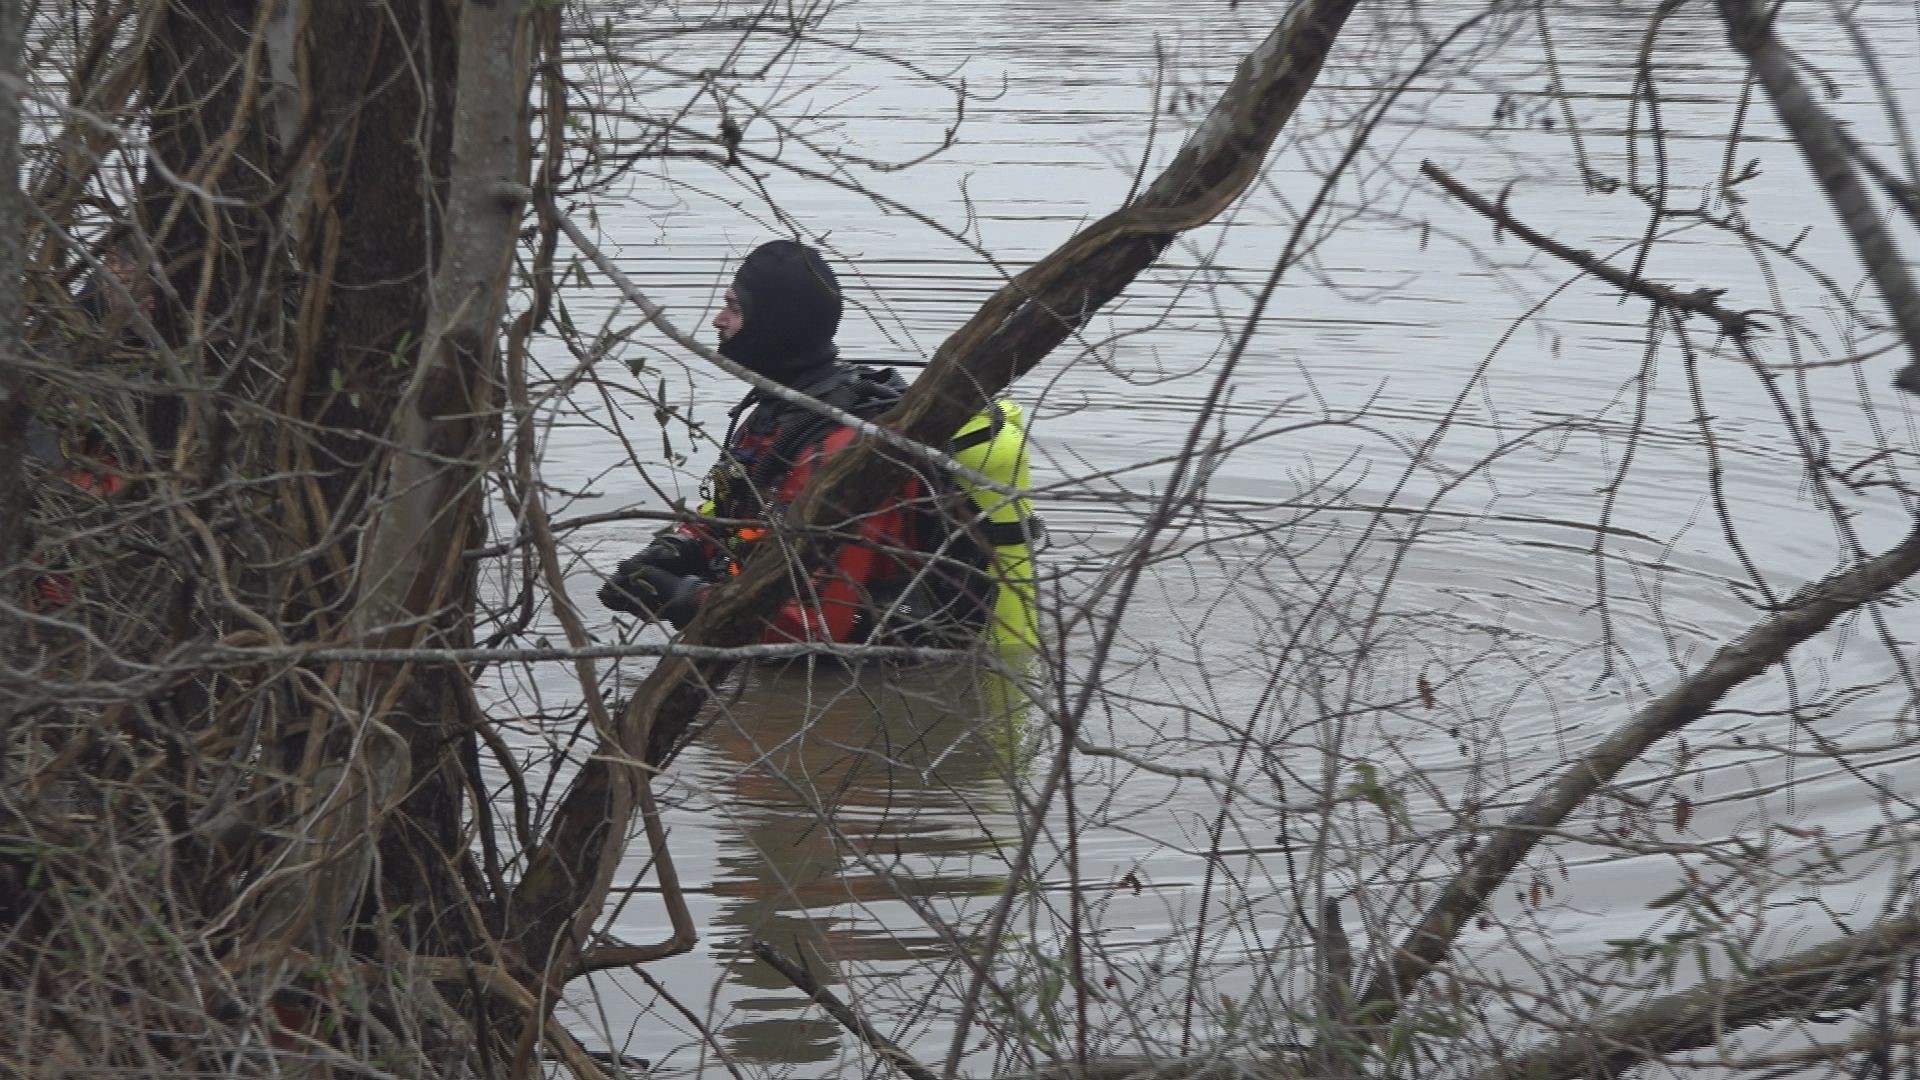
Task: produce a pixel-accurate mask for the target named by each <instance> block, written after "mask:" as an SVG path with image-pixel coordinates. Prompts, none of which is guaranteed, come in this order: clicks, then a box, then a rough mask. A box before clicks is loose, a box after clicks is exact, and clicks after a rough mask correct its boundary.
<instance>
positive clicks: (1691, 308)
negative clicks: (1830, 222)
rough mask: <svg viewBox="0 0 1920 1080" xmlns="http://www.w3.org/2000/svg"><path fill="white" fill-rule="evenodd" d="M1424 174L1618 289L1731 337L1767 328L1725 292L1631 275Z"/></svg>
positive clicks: (1432, 171) (1440, 175)
mask: <svg viewBox="0 0 1920 1080" xmlns="http://www.w3.org/2000/svg"><path fill="white" fill-rule="evenodd" d="M1420 171H1421V172H1423V173H1425V174H1426V175H1427V176H1428V177H1430V178H1431V179H1432V180H1433V182H1434V183H1436V184H1439V185H1440V186H1441V187H1442V188H1445V189H1446V192H1447V194H1449V195H1452V196H1453V197H1454V198H1456V199H1459V200H1460V201H1461V202H1463V203H1466V204H1467V205H1468V206H1470V207H1472V208H1473V209H1474V210H1476V211H1478V212H1479V213H1480V214H1481V215H1482V216H1484V217H1486V218H1487V219H1488V220H1490V221H1492V222H1494V223H1495V224H1496V225H1498V226H1499V227H1500V230H1501V231H1502V232H1510V233H1512V234H1513V235H1515V236H1517V237H1519V238H1520V239H1522V240H1524V241H1526V242H1527V243H1528V244H1531V245H1532V246H1534V247H1536V248H1539V249H1540V250H1541V251H1544V252H1546V253H1547V254H1549V255H1552V256H1554V257H1555V258H1557V259H1561V260H1563V261H1566V262H1569V263H1572V264H1573V265H1575V266H1577V267H1579V268H1580V269H1582V270H1585V271H1586V272H1587V273H1589V274H1592V275H1593V276H1594V277H1597V278H1599V279H1601V280H1602V281H1605V282H1607V283H1608V284H1610V285H1612V286H1614V287H1615V288H1618V289H1619V290H1621V291H1622V292H1630V293H1633V294H1634V295H1636V296H1640V297H1643V298H1645V299H1647V300H1651V301H1653V302H1654V303H1655V304H1658V305H1660V306H1661V307H1664V308H1672V309H1674V310H1676V311H1684V312H1689V313H1691V314H1694V315H1704V316H1706V317H1707V318H1709V319H1712V320H1713V321H1714V322H1716V323H1719V324H1720V329H1721V331H1722V332H1723V333H1725V334H1726V335H1727V336H1728V337H1736V338H1738V337H1746V336H1747V335H1749V334H1752V333H1754V332H1755V331H1757V330H1764V329H1765V327H1763V326H1761V325H1760V324H1759V323H1758V322H1756V321H1755V320H1754V318H1753V317H1752V316H1751V315H1748V314H1747V313H1746V312H1743V311H1729V310H1728V309H1726V308H1724V307H1721V306H1720V303H1719V300H1720V296H1721V293H1722V292H1723V291H1724V290H1720V289H1706V288H1700V289H1694V290H1693V291H1691V292H1681V291H1680V290H1679V289H1676V288H1674V287H1673V286H1671V285H1662V284H1660V283H1659V282H1657V281H1648V280H1646V279H1645V278H1642V277H1638V276H1635V275H1633V274H1629V273H1627V272H1626V271H1625V270H1619V269H1616V268H1614V267H1613V266H1612V265H1610V264H1608V263H1607V262H1605V261H1604V260H1602V259H1601V258H1600V257H1599V256H1596V255H1595V254H1594V253H1593V252H1591V251H1581V250H1579V249H1577V248H1571V247H1568V246H1567V245H1565V244H1562V243H1560V242H1559V241H1558V240H1555V239H1553V238H1552V237H1549V236H1546V235H1543V234H1541V233H1539V232H1536V231H1535V230H1533V229H1531V228H1529V227H1528V226H1527V225H1526V224H1525V223H1524V222H1522V221H1520V220H1519V219H1517V218H1515V217H1514V216H1513V214H1512V213H1511V212H1509V211H1508V210H1507V208H1506V205H1505V203H1502V204H1501V205H1498V206H1496V205H1494V204H1493V203H1490V202H1488V201H1487V200H1486V199H1485V198H1483V197H1482V196H1480V195H1478V194H1475V193H1474V192H1473V191H1472V190H1471V189H1469V188H1468V187H1467V186H1466V185H1464V184H1462V183H1461V182H1460V181H1458V180H1455V179H1454V178H1453V177H1451V176H1449V175H1447V173H1446V171H1445V170H1443V169H1441V168H1440V166H1438V165H1435V164H1434V163H1433V162H1431V161H1422V162H1421V163H1420Z"/></svg>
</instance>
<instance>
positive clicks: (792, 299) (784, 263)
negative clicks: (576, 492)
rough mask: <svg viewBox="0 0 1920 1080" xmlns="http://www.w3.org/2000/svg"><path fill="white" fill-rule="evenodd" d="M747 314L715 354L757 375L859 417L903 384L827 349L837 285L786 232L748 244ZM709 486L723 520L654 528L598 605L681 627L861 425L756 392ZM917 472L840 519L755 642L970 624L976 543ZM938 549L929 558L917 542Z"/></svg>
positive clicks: (910, 632) (984, 594)
mask: <svg viewBox="0 0 1920 1080" xmlns="http://www.w3.org/2000/svg"><path fill="white" fill-rule="evenodd" d="M734 292H735V296H736V299H737V301H738V303H739V305H740V307H741V309H742V311H743V313H744V315H745V322H744V325H743V326H742V328H741V329H740V331H739V332H738V333H736V334H734V335H733V337H731V338H729V339H728V340H727V341H725V342H723V343H722V345H721V347H720V351H721V353H722V354H723V355H725V356H727V357H729V358H730V359H733V360H735V361H737V362H739V363H741V364H743V365H744V366H746V367H748V368H750V369H752V370H754V371H755V372H757V373H759V374H762V375H766V376H767V377H769V378H772V379H775V380H777V381H779V382H781V383H783V384H785V385H787V386H790V387H792V388H794V389H795V390H798V391H800V392H801V393H803V394H805V395H807V396H808V397H812V398H815V399H817V400H820V401H824V402H826V403H828V404H831V405H834V406H836V407H837V408H840V409H842V410H844V411H846V412H850V413H853V414H854V415H856V416H860V417H862V418H871V417H873V416H877V415H879V414H880V413H881V412H884V411H885V410H886V408H887V407H888V406H890V405H891V404H892V403H893V402H894V401H895V400H896V399H898V397H899V395H900V393H901V392H902V391H903V390H904V389H905V384H904V383H903V382H901V380H900V378H899V376H898V375H896V374H894V372H893V371H891V370H884V371H875V370H872V369H867V368H857V367H854V366H852V365H849V364H845V363H842V362H841V361H840V360H839V359H838V354H837V351H836V350H835V349H834V346H833V341H832V339H833V334H834V332H835V330H837V328H838V326H839V321H840V294H839V289H838V286H837V285H836V284H835V283H834V281H833V272H832V270H831V269H830V268H828V267H827V265H826V263H825V261H824V260H822V259H821V258H820V257H819V255H818V253H817V252H814V251H813V250H812V249H811V248H807V247H806V246H804V245H801V244H796V243H793V242H792V241H774V242H772V243H769V244H764V245H762V246H761V247H759V248H757V249H756V250H755V251H754V252H753V254H751V255H749V256H748V257H747V259H746V260H745V261H744V262H743V263H742V264H741V267H740V270H739V272H738V274H736V276H735V278H734ZM733 416H734V420H735V422H734V425H733V427H732V428H731V429H730V430H729V432H728V435H727V440H726V446H725V449H724V450H723V451H722V454H721V458H720V461H719V463H718V464H717V465H716V466H715V467H714V469H713V471H712V472H711V473H710V474H709V478H708V481H707V490H706V492H705V494H706V495H707V496H708V498H709V500H710V501H711V502H712V504H713V516H714V517H715V518H717V519H720V520H721V521H728V520H731V521H736V522H738V521H750V522H754V523H755V524H754V525H753V526H750V527H744V528H742V527H724V526H719V525H709V524H707V523H689V524H684V525H681V526H679V527H677V528H675V529H671V530H668V531H667V532H664V533H661V534H660V535H659V536H656V537H655V538H654V541H653V543H651V544H649V545H648V546H647V547H646V548H645V549H644V550H642V551H641V552H640V553H639V554H636V555H634V556H632V557H630V558H628V559H627V560H626V561H624V562H622V563H621V564H620V567H619V569H618V570H617V571H616V572H615V573H614V575H613V576H612V577H611V578H609V579H608V580H607V584H606V585H605V586H604V587H603V588H602V589H601V590H600V600H601V602H602V603H603V604H605V605H607V606H608V607H610V608H614V609H615V610H619V611H626V612H630V613H632V614H636V615H639V616H641V617H643V618H658V619H664V620H666V621H668V622H670V623H672V624H673V625H674V626H676V627H684V626H685V625H686V624H687V623H688V622H690V621H691V620H692V619H693V617H694V615H695V614H696V613H697V612H698V611H699V608H700V605H701V604H702V603H703V602H704V601H705V599H706V596H707V594H708V591H709V590H710V589H711V588H712V587H713V586H714V585H715V584H717V583H718V582H719V581H721V580H723V579H724V578H725V577H726V576H727V575H728V574H730V573H731V572H733V571H734V568H735V567H737V566H738V564H739V561H740V560H741V559H743V558H744V557H745V555H746V553H747V548H748V547H749V546H750V545H754V544H769V543H780V542H781V541H780V538H779V535H778V533H777V531H776V530H777V528H778V526H779V525H780V523H781V522H782V521H783V520H784V518H785V516H786V511H787V508H788V507H789V506H791V505H792V504H793V502H794V500H795V499H797V498H798V497H799V495H800V492H801V490H802V489H804V488H805V487H806V485H807V483H808V481H809V480H811V479H812V477H813V475H814V473H815V471H816V470H817V469H818V468H819V467H820V466H821V464H822V463H824V462H825V461H827V460H828V459H829V458H831V457H832V456H833V455H834V454H836V453H838V452H839V451H841V450H843V449H845V448H846V447H847V446H849V445H851V444H852V443H853V441H854V440H855V439H856V438H857V437H858V433H857V432H856V431H855V430H854V429H853V428H850V427H847V426H846V425H844V424H840V423H837V422H835V421H833V420H831V419H829V418H826V417H823V416H821V415H820V414H819V413H817V412H814V411H813V410H810V409H807V408H805V407H803V406H800V405H795V404H793V403H791V402H788V401H785V400H783V399H780V398H777V397H774V396H772V395H763V394H761V393H759V392H758V391H755V392H753V393H749V394H748V395H747V397H746V399H745V400H743V401H742V402H741V403H740V404H739V405H738V406H736V407H735V409H734V411H733ZM938 485H939V481H938V480H932V481H930V480H929V479H928V478H926V477H925V476H923V475H920V474H918V473H916V474H915V475H912V476H910V477H909V478H908V479H907V481H906V482H905V483H903V484H902V486H901V488H900V490H899V491H898V492H896V493H895V494H894V495H893V496H892V497H891V498H889V499H888V500H887V501H886V502H884V503H882V504H881V505H880V506H879V507H877V508H875V509H874V510H873V511H872V512H870V513H868V514H866V515H864V516H862V517H860V518H859V519H858V520H857V521H853V522H849V523H848V524H847V525H846V526H845V527H844V531H845V532H847V533H849V534H851V535H850V537H849V538H848V539H846V540H845V541H843V542H841V543H839V544H838V545H837V547H836V548H835V549H834V555H833V558H832V559H831V560H830V561H829V563H828V564H827V565H826V566H824V567H821V568H820V569H818V570H816V571H815V572H814V573H812V574H811V575H810V576H809V577H808V579H807V580H806V582H805V583H803V585H802V587H801V588H800V589H799V590H798V591H797V594H796V595H795V596H794V597H793V599H791V600H789V601H787V603H786V604H784V605H783V606H782V607H781V609H780V610H779V611H778V612H777V613H776V614H775V615H774V616H773V617H772V618H771V619H769V621H768V623H767V627H766V630H765V632H764V633H763V635H762V639H763V640H765V641H769V642H781V641H834V642H867V641H874V642H885V643H889V644H893V643H928V642H937V641H940V640H942V639H943V638H946V637H949V636H952V635H953V633H954V632H955V631H960V632H964V633H972V632H975V631H977V629H978V627H979V626H980V624H981V622H982V621H983V620H984V616H985V612H986V610H987V609H988V607H989V606H990V604H991V596H992V591H991V584H990V582H988V581H987V580H986V579H985V577H984V575H983V574H982V573H981V571H980V569H979V568H980V567H981V566H984V565H985V561H984V559H982V558H980V555H979V553H980V548H979V546H978V545H976V544H974V543H972V542H971V540H970V539H969V538H968V537H967V536H966V535H965V534H960V535H955V534H954V532H953V531H952V530H951V529H950V528H949V527H948V526H947V525H946V524H945V523H946V521H947V520H948V519H947V518H946V517H945V516H944V515H943V513H942V511H941V509H940V506H939V502H940V498H941V497H942V496H943V495H944V493H942V492H936V491H935V490H933V489H934V488H935V487H937V486H938ZM935 551H938V552H940V553H941V556H940V557H939V558H929V557H926V556H925V555H923V554H922V553H926V552H935Z"/></svg>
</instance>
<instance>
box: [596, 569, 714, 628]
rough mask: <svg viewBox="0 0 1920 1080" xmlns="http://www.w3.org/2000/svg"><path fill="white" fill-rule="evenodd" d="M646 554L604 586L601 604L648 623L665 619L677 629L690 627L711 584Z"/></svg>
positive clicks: (611, 578)
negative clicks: (648, 559) (664, 565)
mask: <svg viewBox="0 0 1920 1080" xmlns="http://www.w3.org/2000/svg"><path fill="white" fill-rule="evenodd" d="M645 554H646V553H645V552H641V554H640V555H634V556H632V557H630V558H628V559H627V561H625V562H623V563H621V564H620V567H619V569H617V570H615V571H614V572H613V576H612V577H610V578H608V579H607V583H606V584H605V585H602V586H600V602H601V603H602V604H604V605H606V606H607V607H610V608H612V609H613V610H615V611H624V612H626V613H628V614H629V615H638V616H639V617H640V618H642V619H646V620H648V621H652V620H654V619H665V620H667V621H668V622H670V623H672V624H673V625H674V628H675V629H679V628H681V627H684V626H686V625H687V624H688V623H690V622H692V621H693V617H694V615H695V614H697V613H698V612H699V611H700V597H701V595H702V594H703V593H705V592H706V588H707V583H706V582H704V581H701V580H700V579H699V578H697V577H693V576H691V575H689V574H676V573H674V572H672V571H670V570H663V569H661V568H660V567H658V566H655V565H654V564H652V563H650V562H646V561H643V559H642V556H644V555H645Z"/></svg>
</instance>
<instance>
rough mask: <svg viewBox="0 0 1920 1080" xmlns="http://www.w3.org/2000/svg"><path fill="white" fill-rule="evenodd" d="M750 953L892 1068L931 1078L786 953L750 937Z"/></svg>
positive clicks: (915, 1077) (917, 1077)
mask: <svg viewBox="0 0 1920 1080" xmlns="http://www.w3.org/2000/svg"><path fill="white" fill-rule="evenodd" d="M753 955H755V956H757V957H759V958H760V959H762V960H764V961H766V962H767V966H769V967H771V968H773V970H775V971H777V972H779V973H780V974H781V975H784V976H786V979H787V981H788V982H790V983H792V984H793V985H794V986H795V987H797V988H799V989H800V991H801V992H803V993H805V994H806V995H807V996H808V997H809V998H812V999H813V1003H814V1004H816V1005H818V1006H820V1007H821V1008H823V1009H825V1010H827V1015H828V1016H831V1017H833V1018H834V1019H835V1020H837V1021H839V1023H840V1026H841V1027H843V1028H846V1029H847V1030H848V1031H851V1032H853V1033H854V1034H855V1035H858V1036H859V1037H860V1040H861V1041H862V1042H864V1043H866V1044H867V1045H868V1046H871V1047H873V1052H874V1053H876V1054H879V1055H880V1056H881V1057H882V1058H885V1059H886V1061H887V1062H888V1063H889V1064H891V1065H892V1066H893V1067H894V1068H896V1069H899V1070H900V1071H901V1072H903V1073H906V1074H907V1075H908V1076H910V1077H912V1078H913V1080H934V1075H933V1073H932V1072H931V1071H930V1070H928V1068H927V1067H926V1066H925V1065H922V1064H920V1063H919V1062H918V1061H915V1060H914V1058H913V1055H911V1054H909V1053H907V1052H906V1051H905V1050H902V1049H900V1048H899V1047H898V1046H895V1045H894V1044H893V1040H891V1039H889V1038H887V1037H886V1036H885V1035H882V1034H880V1032H878V1031H876V1030H874V1027H873V1025H872V1024H869V1023H867V1022H866V1021H865V1020H863V1019H861V1017H860V1014H859V1013H856V1012H854V1011H853V1010H852V1009H850V1008H848V1007H847V1003H846V1002H844V1001H841V1000H840V998H839V996H838V995H836V994H835V993H834V992H833V991H831V990H829V989H827V988H826V987H824V986H822V985H820V980H819V979H816V978H814V977H813V972H811V971H808V970H807V969H806V967H805V966H804V965H802V964H800V963H799V962H798V961H796V960H790V959H788V958H787V956H786V954H784V953H782V952H781V951H780V950H779V949H776V948H774V947H773V946H772V945H769V944H767V943H766V942H764V941H762V940H760V939H759V938H754V939H753Z"/></svg>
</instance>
